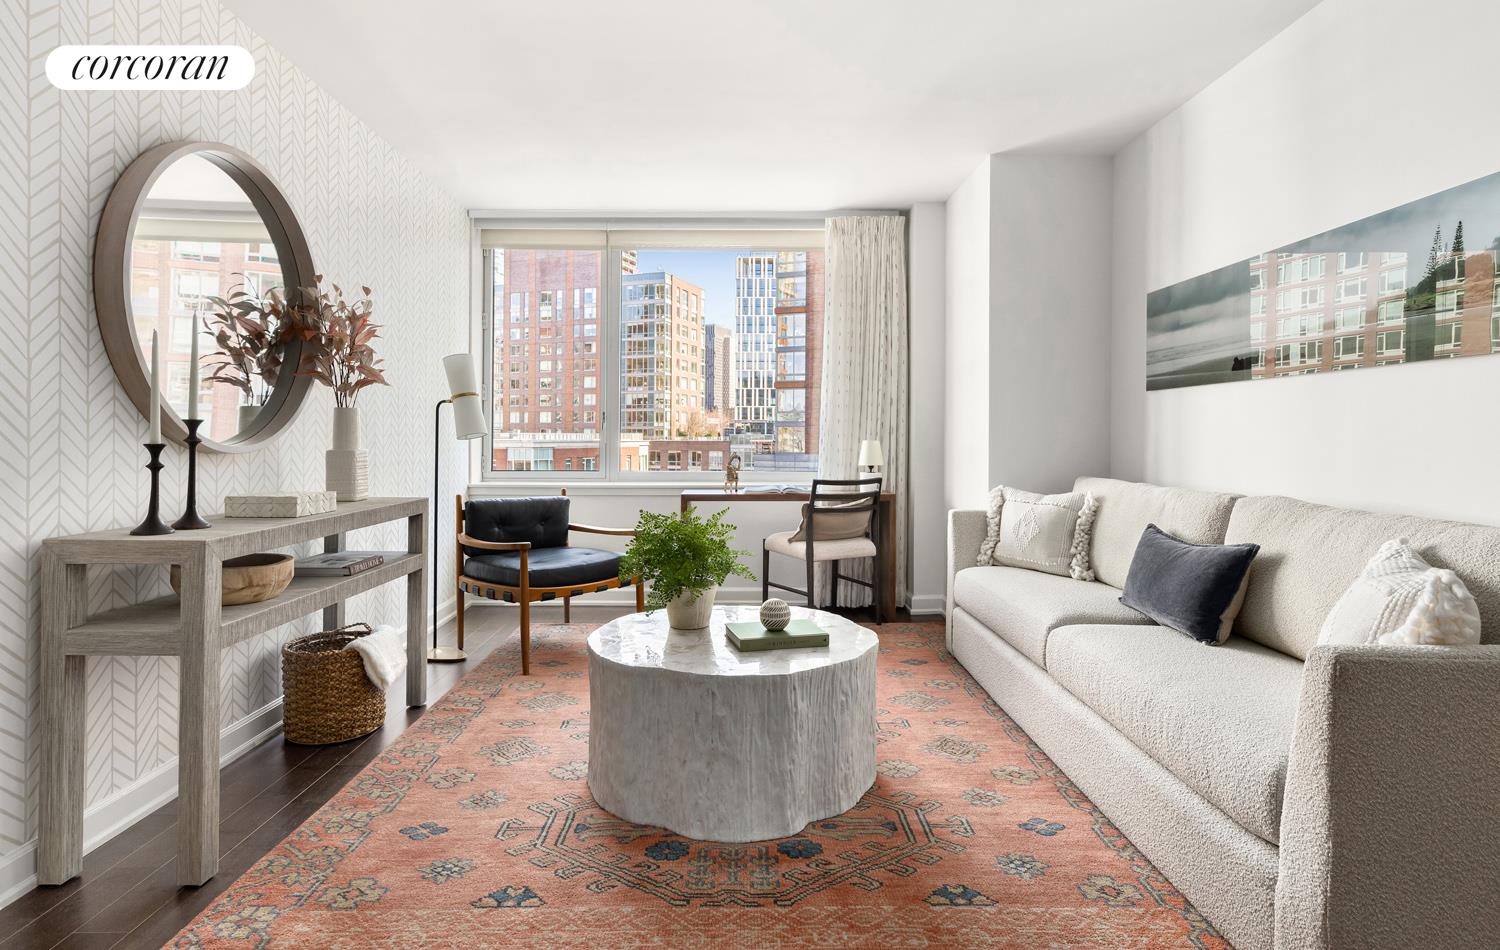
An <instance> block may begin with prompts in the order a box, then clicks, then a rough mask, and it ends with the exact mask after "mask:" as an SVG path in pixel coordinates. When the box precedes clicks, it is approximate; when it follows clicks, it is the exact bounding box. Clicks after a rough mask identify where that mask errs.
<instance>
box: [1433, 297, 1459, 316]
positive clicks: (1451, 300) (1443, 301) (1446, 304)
mask: <svg viewBox="0 0 1500 950" xmlns="http://www.w3.org/2000/svg"><path fill="white" fill-rule="evenodd" d="M1433 306H1434V309H1436V310H1437V318H1438V319H1439V320H1442V319H1444V318H1445V317H1446V318H1451V317H1456V316H1458V311H1460V310H1462V309H1463V308H1464V292H1463V291H1462V290H1440V291H1438V293H1437V298H1436V299H1435V300H1434V301H1433Z"/></svg>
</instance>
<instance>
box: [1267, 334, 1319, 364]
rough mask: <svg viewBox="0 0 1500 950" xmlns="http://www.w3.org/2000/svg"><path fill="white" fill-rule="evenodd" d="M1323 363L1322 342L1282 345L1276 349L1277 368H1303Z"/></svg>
mask: <svg viewBox="0 0 1500 950" xmlns="http://www.w3.org/2000/svg"><path fill="white" fill-rule="evenodd" d="M1322 361H1323V341H1322V340H1310V341H1308V342H1306V343H1283V344H1281V345H1280V346H1278V347H1276V365H1277V366H1304V365H1307V364H1309V363H1321V362H1322Z"/></svg>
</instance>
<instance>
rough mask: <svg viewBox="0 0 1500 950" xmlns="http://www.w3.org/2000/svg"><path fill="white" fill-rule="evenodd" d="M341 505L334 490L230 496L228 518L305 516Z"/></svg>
mask: <svg viewBox="0 0 1500 950" xmlns="http://www.w3.org/2000/svg"><path fill="white" fill-rule="evenodd" d="M337 505H338V501H337V494H336V493H335V492H331V491H294V492H284V493H282V494H279V495H229V496H227V497H226V498H225V499H224V517H226V518H305V517H306V516H308V515H321V514H325V513H327V512H330V511H332V510H333V509H334V508H335V507H336V506H337Z"/></svg>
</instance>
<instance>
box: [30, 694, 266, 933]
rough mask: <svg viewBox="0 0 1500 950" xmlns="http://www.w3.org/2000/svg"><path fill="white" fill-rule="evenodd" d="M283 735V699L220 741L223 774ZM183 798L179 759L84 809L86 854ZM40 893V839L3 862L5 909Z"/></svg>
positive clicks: (224, 735) (239, 723)
mask: <svg viewBox="0 0 1500 950" xmlns="http://www.w3.org/2000/svg"><path fill="white" fill-rule="evenodd" d="M279 732H281V699H280V698H279V697H278V698H277V699H276V700H275V701H274V702H271V703H267V704H266V705H264V706H262V707H261V708H259V709H257V710H256V711H255V712H253V713H251V714H250V715H248V716H246V717H245V718H244V719H241V720H240V721H239V722H237V723H235V724H234V725H232V726H230V727H229V728H228V729H225V730H224V732H223V734H222V735H221V736H220V737H219V749H220V755H219V767H220V768H223V767H224V766H226V765H228V764H229V763H231V762H233V761H234V760H235V759H238V758H239V757H240V756H242V755H244V754H245V753H246V752H249V751H250V750H251V749H254V748H255V747H256V746H258V745H260V744H261V743H263V742H265V741H267V740H269V739H271V738H274V737H275V736H276V735H277V733H279ZM176 797H177V759H176V758H173V759H171V760H170V761H167V762H163V763H162V764H161V765H159V766H157V767H156V768H154V769H152V770H151V771H150V772H147V773H146V774H145V775H142V776H141V777H140V778H138V779H136V780H135V781H134V782H131V783H130V784H129V785H126V786H125V787H124V788H120V789H117V790H115V791H114V792H112V793H111V794H109V795H108V796H107V797H105V798H104V799H102V800H101V801H97V802H95V803H94V804H92V805H90V806H89V807H88V808H86V809H84V812H83V853H84V854H88V853H89V852H90V851H93V850H94V849H95V848H97V847H99V846H100V845H102V844H104V843H105V842H107V841H109V840H110V839H111V838H113V837H114V836H115V835H117V834H119V833H120V832H122V831H124V830H125V829H127V828H129V827H130V826H131V825H133V824H135V823H136V822H138V821H140V820H141V819H142V818H144V817H146V816H147V815H149V814H151V813H152V812H154V811H156V810H157V809H158V808H160V807H161V806H163V805H165V804H166V803H167V802H169V801H171V800H172V799H174V798H176ZM34 887H36V839H35V838H33V839H31V840H30V841H27V842H26V843H25V844H23V845H21V847H19V848H17V849H16V850H15V851H12V852H11V853H10V854H8V855H6V856H5V857H3V858H0V907H4V906H6V905H7V904H9V903H10V902H11V901H13V900H15V899H16V898H18V897H20V896H21V895H22V894H25V893H27V892H28V891H30V890H31V889H32V888H34Z"/></svg>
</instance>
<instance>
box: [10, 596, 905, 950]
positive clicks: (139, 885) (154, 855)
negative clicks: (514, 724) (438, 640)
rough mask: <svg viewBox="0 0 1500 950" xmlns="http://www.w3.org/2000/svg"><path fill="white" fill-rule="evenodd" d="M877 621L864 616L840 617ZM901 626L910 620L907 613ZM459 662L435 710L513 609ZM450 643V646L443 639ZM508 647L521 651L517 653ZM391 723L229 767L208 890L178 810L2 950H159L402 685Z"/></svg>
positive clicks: (302, 807)
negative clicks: (188, 879)
mask: <svg viewBox="0 0 1500 950" xmlns="http://www.w3.org/2000/svg"><path fill="white" fill-rule="evenodd" d="M627 612H629V611H628V609H627V608H625V607H590V606H585V605H583V604H582V603H580V604H578V605H575V606H574V608H573V620H574V622H576V623H604V622H606V621H608V620H611V619H613V618H615V617H617V616H620V615H622V614H625V613H627ZM839 613H842V614H845V615H846V616H849V617H851V618H852V619H855V620H858V621H861V622H866V623H868V622H870V620H871V617H870V615H869V612H868V610H864V609H860V610H840V611H839ZM896 619H897V620H898V621H906V620H909V619H911V618H910V617H909V616H907V615H906V614H905V612H904V611H902V613H901V615H900V616H898V617H897V618H896ZM467 620H468V624H467V631H466V633H467V641H466V643H465V649H466V650H467V652H468V655H469V658H468V660H467V661H465V662H463V663H448V664H431V665H429V666H428V667H427V673H428V676H429V677H430V679H429V680H428V701H429V702H431V701H434V700H436V699H437V698H439V697H440V696H442V695H443V694H444V693H446V692H447V691H448V689H449V688H451V687H452V686H453V684H454V683H456V682H458V680H459V679H460V678H461V677H462V676H463V674H464V673H465V672H466V671H468V670H470V669H473V668H474V667H475V666H477V665H478V664H479V662H480V661H481V660H483V659H484V658H485V657H486V656H488V655H489V653H490V652H491V651H492V650H494V649H495V648H496V647H497V646H498V645H500V644H501V643H504V642H505V641H506V640H507V639H509V638H510V637H511V636H512V635H513V634H514V633H515V632H516V624H517V622H518V620H517V612H516V610H515V609H514V608H509V607H494V606H477V607H471V608H470V609H469V612H468V616H467ZM561 620H562V608H561V607H560V606H557V607H554V606H543V607H538V608H535V609H534V611H533V614H532V622H533V623H534V624H541V623H558V622H561ZM443 642H445V643H451V642H452V631H451V630H445V631H444V638H443ZM510 648H511V649H516V647H515V646H511V647H510ZM387 695H388V696H390V698H391V703H390V706H389V707H388V710H387V712H386V719H385V725H384V726H382V727H381V728H380V729H379V730H377V731H376V732H374V733H372V734H371V735H368V736H366V737H364V738H363V739H356V740H353V741H351V742H345V743H341V744H339V745H334V746H297V745H292V744H290V743H287V742H284V741H282V740H281V739H280V737H277V738H275V739H272V740H271V741H270V742H267V743H265V744H264V745H261V746H259V747H257V748H255V749H253V750H251V751H250V752H249V753H247V754H246V755H244V756H242V757H241V758H239V759H238V760H236V761H235V762H233V763H231V764H230V765H229V766H227V767H226V768H225V769H224V770H223V773H222V775H221V778H220V789H221V791H220V801H221V804H220V820H219V852H220V858H219V873H218V874H217V875H216V876H215V877H214V878H213V880H211V881H209V882H208V883H207V884H204V885H203V886H202V887H196V888H181V887H178V886H177V884H176V870H175V862H176V848H177V823H176V812H177V805H176V802H170V803H168V804H166V805H163V806H162V807H161V808H159V809H157V810H156V811H155V812H152V813H151V814H150V815H148V816H147V817H145V818H143V819H141V820H140V821H138V822H136V823H135V824H134V825H132V826H131V827H130V828H129V829H127V830H126V831H124V832H122V833H120V834H119V835H117V836H116V837H114V838H112V839H111V840H110V841H108V842H107V843H105V844H103V845H101V846H100V847H98V848H96V849H95V850H94V851H93V852H91V853H90V854H88V855H87V856H85V858H84V861H83V874H82V875H81V876H80V877H78V878H75V879H74V880H72V881H70V882H68V883H67V884H64V885H62V886H60V887H39V888H37V889H35V890H33V891H31V892H30V893H28V894H26V895H24V896H22V897H21V898H20V899H18V900H17V901H15V902H14V903H13V904H11V905H10V906H8V907H6V908H4V909H0V950H23V948H24V950H33V948H36V950H40V948H52V947H60V948H79V950H84V948H87V950H104V948H106V947H108V948H114V950H126V948H131V950H134V948H142V950H144V948H150V950H155V948H159V947H161V946H162V945H163V944H165V943H166V942H167V941H169V940H171V939H172V937H173V936H174V935H175V934H176V933H177V931H178V930H180V929H182V927H184V926H185V925H186V924H187V923H188V921H190V920H192V919H193V917H195V916H196V915H197V914H198V912H199V911H201V910H203V908H205V907H207V906H208V904H209V903H210V902H212V901H213V899H214V898H215V897H217V896H218V895H219V894H220V893H221V892H222V891H223V890H224V889H225V888H227V887H228V886H229V885H230V884H232V883H233V882H234V881H235V879H236V878H238V877H239V876H240V875H241V874H243V873H245V871H247V870H248V869H249V868H250V866H251V865H253V864H254V863H255V861H257V860H258V859H259V858H260V857H261V856H262V855H264V854H265V853H266V852H267V851H269V850H271V848H273V847H274V846H275V845H276V844H277V843H278V842H280V841H281V839H282V838H284V837H286V836H287V835H288V834H291V832H292V831H293V829H295V828H296V827H297V826H298V825H299V824H301V823H302V822H303V821H304V820H306V818H307V817H308V816H309V815H311V814H312V813H313V812H314V811H316V810H317V809H318V808H319V806H321V805H322V804H323V803H324V802H325V801H327V800H328V799H329V798H331V797H332V796H333V794H334V793H335V792H337V791H338V790H339V789H340V788H342V787H343V786H344V784H345V783H346V782H348V781H349V780H350V779H352V778H353V777H354V776H355V775H356V774H358V772H359V771H360V769H362V768H364V767H365V765H367V764H368V763H369V762H370V761H371V760H373V759H374V758H375V756H376V755H378V754H379V753H380V751H381V750H382V749H384V748H385V747H386V746H388V745H390V744H391V743H392V742H394V741H395V740H396V738H397V737H398V736H400V735H401V733H402V732H404V731H405V730H406V727H407V726H409V725H410V724H411V723H412V722H414V721H416V719H417V717H418V716H420V715H421V714H422V710H420V709H407V708H406V706H405V705H404V699H405V696H406V690H405V687H403V686H402V685H400V684H396V685H394V686H392V687H391V688H390V689H389V690H388V691H387Z"/></svg>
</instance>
